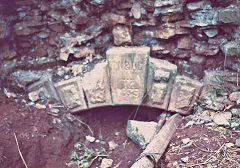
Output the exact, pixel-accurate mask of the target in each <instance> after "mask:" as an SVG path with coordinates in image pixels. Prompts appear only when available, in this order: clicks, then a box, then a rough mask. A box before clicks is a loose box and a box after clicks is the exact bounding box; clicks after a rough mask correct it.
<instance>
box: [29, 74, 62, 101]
mask: <svg viewBox="0 0 240 168" xmlns="http://www.w3.org/2000/svg"><path fill="white" fill-rule="evenodd" d="M26 90H27V92H28V93H29V94H30V96H31V94H33V93H34V95H35V96H34V98H33V97H32V98H33V99H35V100H37V98H38V99H41V100H48V102H49V103H59V102H60V98H59V96H58V94H57V91H56V89H55V87H54V83H53V81H52V75H51V74H47V73H45V74H44V75H43V76H42V77H41V78H40V79H39V80H38V81H37V82H34V83H32V84H31V85H28V86H27V88H26ZM32 96H33V95H32Z"/></svg>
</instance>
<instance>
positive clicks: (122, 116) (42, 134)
mask: <svg viewBox="0 0 240 168" xmlns="http://www.w3.org/2000/svg"><path fill="white" fill-rule="evenodd" d="M23 99H25V100H27V98H25V97H18V98H15V99H13V98H10V99H9V98H6V97H5V95H3V94H1V95H0V116H1V118H0V168H24V167H25V166H24V164H23V162H22V160H21V158H20V154H19V152H20V151H21V154H22V155H23V158H24V159H25V161H26V164H27V166H28V167H29V168H64V167H67V166H66V163H69V162H70V157H71V154H72V151H73V150H74V144H76V143H80V144H82V145H84V146H85V147H87V148H88V149H91V150H96V149H104V150H105V152H106V155H108V156H107V158H110V159H113V161H114V162H113V164H114V166H115V165H117V164H118V165H119V166H118V167H119V168H127V167H130V166H131V165H132V164H133V162H134V160H135V159H136V158H137V157H138V156H139V154H140V153H141V150H140V149H139V148H138V147H137V146H136V145H135V144H134V143H133V142H132V141H131V140H127V137H126V123H127V120H128V119H131V118H132V117H133V116H132V114H134V112H135V111H136V108H137V107H136V106H122V107H121V106H120V107H105V108H98V109H93V110H91V111H86V112H80V113H78V114H77V115H74V116H72V115H67V114H68V111H67V110H66V109H60V114H59V115H58V116H54V115H52V113H51V112H50V110H49V109H48V108H47V109H41V110H40V109H36V108H35V107H32V106H26V104H25V103H24V102H22V100H23ZM160 113H161V111H159V110H156V109H151V108H143V107H141V108H140V109H139V111H138V115H137V118H136V119H137V120H143V121H152V120H155V121H156V119H157V116H158V115H159V114H160ZM188 120H189V119H188V118H186V119H184V121H183V123H182V124H181V126H180V127H179V128H178V129H177V131H176V133H175V134H174V136H173V138H172V140H171V142H170V144H169V147H168V148H167V150H166V152H165V154H164V155H163V157H162V159H161V160H160V161H159V163H158V167H163V168H165V167H169V168H171V167H174V165H176V163H177V165H178V167H207V166H208V167H209V166H210V165H212V166H214V165H217V167H224V168H226V167H240V166H239V165H240V150H239V148H235V147H232V148H227V147H226V146H225V144H226V143H227V142H232V143H234V142H235V140H236V138H237V137H238V132H232V131H227V132H225V133H222V132H219V131H214V130H213V128H211V127H207V126H204V125H193V126H188V127H185V124H186V123H187V122H188ZM83 122H84V123H85V124H87V125H88V126H89V127H87V126H86V125H85V124H83ZM14 133H15V134H16V137H17V141H18V143H19V148H20V150H18V148H17V145H16V139H15V138H14ZM92 133H93V135H92ZM87 135H91V136H94V137H95V138H96V139H98V140H100V142H101V143H100V142H99V143H97V142H94V143H90V142H88V141H86V139H85V136H87ZM184 138H190V142H189V143H188V144H185V145H183V143H182V139H184ZM110 141H114V142H115V143H116V144H117V145H118V146H117V147H116V148H115V149H114V150H113V151H110V150H109V146H108V142H110ZM186 156H188V157H189V160H188V162H187V163H184V162H182V161H181V158H183V157H186ZM100 163H101V162H100V161H98V159H96V160H95V161H94V162H93V164H92V167H93V168H95V167H99V165H100ZM175 167H177V166H175Z"/></svg>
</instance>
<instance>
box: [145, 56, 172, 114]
mask: <svg viewBox="0 0 240 168" xmlns="http://www.w3.org/2000/svg"><path fill="white" fill-rule="evenodd" d="M148 72H149V73H148V86H147V95H148V98H147V101H146V105H148V106H151V107H156V108H160V109H164V110H167V108H168V104H169V99H170V95H171V90H172V84H173V81H174V79H175V76H176V73H177V66H176V65H174V64H172V63H170V62H168V61H166V60H160V59H156V58H150V59H149V71H148Z"/></svg>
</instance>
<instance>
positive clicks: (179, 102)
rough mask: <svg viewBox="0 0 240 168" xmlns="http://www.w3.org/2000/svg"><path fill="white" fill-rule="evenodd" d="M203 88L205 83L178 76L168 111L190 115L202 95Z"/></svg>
mask: <svg viewBox="0 0 240 168" xmlns="http://www.w3.org/2000/svg"><path fill="white" fill-rule="evenodd" d="M202 87H203V83H201V82H199V81H197V80H194V79H191V78H188V77H186V76H177V77H176V79H175V82H174V85H173V90H172V94H171V99H170V103H169V107H168V110H169V111H173V112H178V113H182V114H189V112H190V111H191V110H192V108H193V106H194V103H195V101H196V100H197V98H198V97H199V95H200V93H201V90H202Z"/></svg>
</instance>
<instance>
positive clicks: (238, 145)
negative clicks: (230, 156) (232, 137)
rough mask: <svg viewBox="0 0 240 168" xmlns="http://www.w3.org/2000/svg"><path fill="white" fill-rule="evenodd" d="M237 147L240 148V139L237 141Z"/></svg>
mask: <svg viewBox="0 0 240 168" xmlns="http://www.w3.org/2000/svg"><path fill="white" fill-rule="evenodd" d="M235 146H236V147H238V148H240V139H236V142H235Z"/></svg>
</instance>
